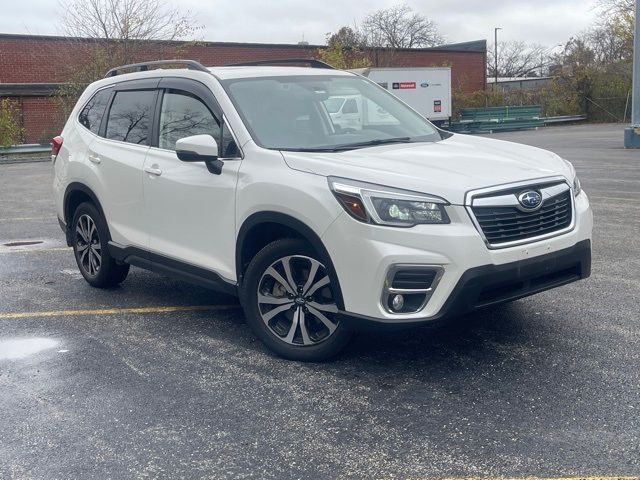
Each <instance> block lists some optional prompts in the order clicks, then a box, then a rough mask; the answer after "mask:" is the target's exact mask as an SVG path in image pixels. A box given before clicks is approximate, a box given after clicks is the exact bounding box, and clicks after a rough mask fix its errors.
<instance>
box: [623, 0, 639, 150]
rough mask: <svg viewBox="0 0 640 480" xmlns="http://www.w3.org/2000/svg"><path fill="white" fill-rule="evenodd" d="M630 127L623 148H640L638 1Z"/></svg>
mask: <svg viewBox="0 0 640 480" xmlns="http://www.w3.org/2000/svg"><path fill="white" fill-rule="evenodd" d="M631 92H632V98H631V127H629V128H627V129H626V130H625V132H624V146H625V148H640V0H636V26H635V34H634V38H633V83H632V86H631Z"/></svg>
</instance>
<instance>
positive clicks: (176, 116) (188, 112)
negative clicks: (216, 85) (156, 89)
mask: <svg viewBox="0 0 640 480" xmlns="http://www.w3.org/2000/svg"><path fill="white" fill-rule="evenodd" d="M159 133H160V135H159V139H158V146H159V147H160V148H164V149H167V150H175V148H176V141H178V140H179V139H181V138H184V137H190V136H192V135H203V134H207V135H211V136H212V137H213V138H215V139H216V140H217V141H218V142H219V139H220V137H221V135H220V134H221V132H220V125H219V122H218V121H217V119H216V118H215V117H214V116H213V113H211V111H210V110H209V108H208V107H207V106H206V105H205V104H204V102H202V100H200V99H199V98H197V97H195V96H194V95H191V94H190V93H187V92H183V91H179V90H167V91H166V92H165V94H164V96H163V97H162V108H161V110H160V131H159Z"/></svg>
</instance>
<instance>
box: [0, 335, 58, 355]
mask: <svg viewBox="0 0 640 480" xmlns="http://www.w3.org/2000/svg"><path fill="white" fill-rule="evenodd" d="M58 343H60V342H58V341H57V340H52V339H50V338H38V337H34V338H10V339H8V340H0V360H18V359H21V358H26V357H28V356H30V355H34V354H36V353H39V352H41V351H43V350H48V349H50V348H54V347H55V346H57V345H58Z"/></svg>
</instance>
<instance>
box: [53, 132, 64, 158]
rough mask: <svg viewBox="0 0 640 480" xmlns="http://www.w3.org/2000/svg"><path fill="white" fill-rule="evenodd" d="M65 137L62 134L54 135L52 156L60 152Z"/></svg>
mask: <svg viewBox="0 0 640 480" xmlns="http://www.w3.org/2000/svg"><path fill="white" fill-rule="evenodd" d="M62 142H63V139H62V137H61V136H59V135H58V136H57V137H53V138H52V139H51V156H52V157H57V156H58V153H59V152H60V148H62Z"/></svg>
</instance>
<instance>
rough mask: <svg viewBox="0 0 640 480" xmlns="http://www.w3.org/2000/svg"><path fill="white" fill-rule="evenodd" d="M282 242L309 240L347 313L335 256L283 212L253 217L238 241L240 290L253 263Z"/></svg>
mask: <svg viewBox="0 0 640 480" xmlns="http://www.w3.org/2000/svg"><path fill="white" fill-rule="evenodd" d="M279 238H300V239H302V240H305V241H306V242H307V243H309V245H311V247H312V248H313V249H314V250H315V252H316V253H317V254H318V255H319V256H320V259H319V260H321V261H322V263H323V264H324V265H325V267H326V268H327V270H328V272H329V275H330V277H331V280H332V282H333V284H334V285H335V289H336V291H335V292H334V295H335V297H336V298H335V300H336V304H337V305H338V308H339V309H340V310H344V301H343V299H342V289H341V288H340V281H339V279H338V275H337V273H336V270H335V268H334V266H333V261H332V260H331V255H329V252H328V251H327V249H326V247H325V246H324V244H323V243H322V240H321V239H320V237H319V236H318V234H317V233H315V231H313V229H312V228H311V227H309V226H308V225H306V224H305V223H304V222H301V221H300V220H298V219H297V218H294V217H292V216H290V215H287V214H284V213H279V212H258V213H254V214H252V215H251V216H249V217H248V218H247V219H246V220H245V221H244V223H243V224H242V226H241V227H240V230H239V232H238V237H237V239H236V275H237V278H238V286H239V287H241V286H242V281H243V277H244V272H245V271H246V269H247V266H248V265H249V262H250V261H251V259H252V258H253V257H254V256H255V254H256V253H258V252H259V251H260V250H261V249H262V248H264V247H265V246H266V245H268V244H269V243H271V242H273V241H274V240H277V239H279Z"/></svg>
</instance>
